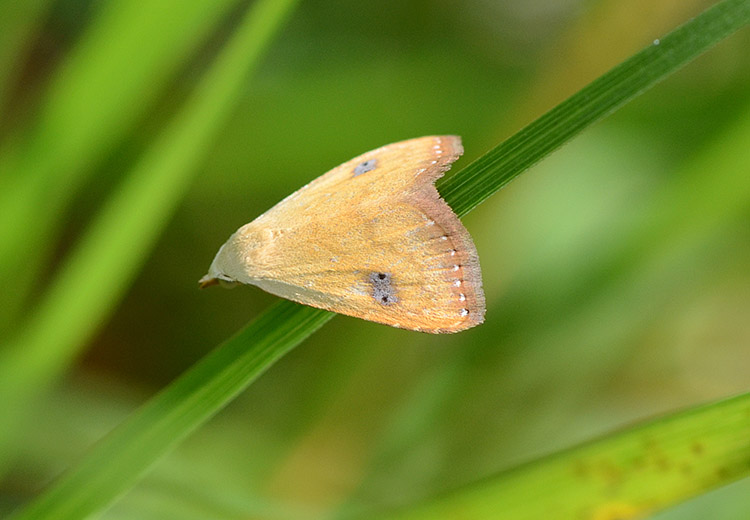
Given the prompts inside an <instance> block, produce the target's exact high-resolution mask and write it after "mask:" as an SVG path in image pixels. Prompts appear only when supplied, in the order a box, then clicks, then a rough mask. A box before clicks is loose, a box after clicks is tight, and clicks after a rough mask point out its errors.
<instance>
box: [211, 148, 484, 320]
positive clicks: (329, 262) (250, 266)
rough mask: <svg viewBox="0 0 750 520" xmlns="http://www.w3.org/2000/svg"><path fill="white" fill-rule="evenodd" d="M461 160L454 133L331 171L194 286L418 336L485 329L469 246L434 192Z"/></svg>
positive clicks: (242, 234)
mask: <svg viewBox="0 0 750 520" xmlns="http://www.w3.org/2000/svg"><path fill="white" fill-rule="evenodd" d="M462 153H463V147H462V145H461V139H460V138H459V137H457V136H427V137H419V138H416V139H410V140H407V141H401V142H397V143H393V144H389V145H386V146H382V147H380V148H378V149H376V150H372V151H370V152H367V153H365V154H363V155H360V156H359V157H356V158H354V159H351V160H350V161H347V162H345V163H344V164H342V165H340V166H337V167H336V168H334V169H332V170H330V171H329V172H327V173H325V174H323V175H322V176H320V177H318V178H317V179H315V180H314V181H312V182H310V183H309V184H307V185H306V186H304V187H302V188H300V189H299V190H298V191H296V192H294V193H292V194H291V195H289V196H288V197H287V198H285V199H284V200H282V201H281V202H279V203H278V204H276V205H275V206H274V207H272V208H271V209H270V210H268V211H266V212H265V213H264V214H262V215H261V216H259V217H258V218H256V219H255V220H253V221H252V222H250V223H249V224H246V225H244V226H242V227H241V228H239V229H238V230H237V231H236V232H235V233H234V234H233V235H232V236H231V237H230V238H229V240H228V241H227V242H226V243H225V244H224V245H223V246H221V248H220V249H219V252H218V253H217V254H216V257H215V258H214V260H213V262H212V263H211V266H210V268H209V270H208V274H206V276H204V277H203V278H201V280H200V282H199V283H200V286H201V287H207V286H210V285H214V284H217V283H219V282H221V283H222V284H229V285H232V284H236V283H242V284H251V285H256V286H258V287H260V288H261V289H263V290H265V291H268V292H269V293H272V294H275V295H278V296H281V297H282V298H287V299H289V300H293V301H295V302H299V303H303V304H305V305H311V306H313V307H318V308H320V309H326V310H329V311H334V312H338V313H341V314H346V315H348V316H355V317H357V318H362V319H365V320H370V321H374V322H377V323H383V324H386V325H390V326H393V327H399V328H403V329H411V330H417V331H421V332H430V333H446V332H458V331H461V330H465V329H468V328H470V327H473V326H475V325H478V324H480V323H482V321H483V320H484V313H485V302H484V293H483V291H482V274H481V270H480V267H479V258H478V256H477V251H476V248H475V247H474V243H473V241H472V239H471V236H470V235H469V233H468V231H466V228H464V226H463V225H462V224H461V222H460V221H459V219H458V217H457V216H456V215H455V213H453V211H452V210H451V208H450V206H448V204H447V203H446V202H445V201H444V200H443V199H442V198H441V197H440V194H439V193H438V191H437V189H436V188H435V185H434V184H435V181H436V180H437V179H438V178H440V177H442V176H443V174H444V173H445V172H446V171H447V170H448V169H450V166H451V164H452V163H453V162H454V161H455V160H456V159H458V157H459V156H460V155H461V154H462Z"/></svg>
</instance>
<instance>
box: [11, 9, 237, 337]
mask: <svg viewBox="0 0 750 520" xmlns="http://www.w3.org/2000/svg"><path fill="white" fill-rule="evenodd" d="M235 1H236V0H218V1H209V0H198V1H193V2H181V1H177V0H171V1H161V2H139V1H137V0H115V1H112V2H104V3H102V4H101V5H99V6H98V9H99V12H98V13H97V14H96V16H95V18H94V21H93V22H92V24H91V27H90V29H89V30H88V31H87V33H86V34H84V35H83V37H82V38H81V40H80V41H79V42H78V45H77V46H76V47H75V48H74V50H73V51H72V52H71V54H70V56H69V57H68V58H67V59H66V60H65V61H64V63H62V64H61V66H60V67H59V70H58V71H57V72H56V74H55V76H54V77H53V79H52V81H51V82H50V85H49V86H48V88H47V89H46V95H45V98H44V100H43V102H42V103H41V106H40V107H39V108H38V109H37V110H36V112H37V116H36V117H34V118H33V120H32V121H31V124H30V125H29V127H28V128H26V129H25V130H24V131H22V132H16V133H15V134H11V135H10V136H9V137H8V138H7V139H6V140H5V141H4V142H3V143H2V146H0V171H2V172H3V176H0V284H2V286H3V287H5V289H6V291H8V293H9V294H13V297H12V298H8V299H7V301H6V302H5V304H4V305H3V306H0V330H3V329H4V328H6V327H8V326H9V324H10V322H12V320H13V319H14V315H15V314H16V313H17V311H18V309H19V307H20V306H21V305H22V304H23V303H24V300H25V296H26V294H27V293H28V291H29V290H30V288H31V286H32V284H33V282H34V280H35V278H36V277H37V275H38V271H39V267H40V266H41V265H43V264H44V262H45V261H46V260H47V259H48V255H49V252H50V250H51V249H52V247H53V246H54V245H55V243H56V242H55V240H54V237H55V231H56V230H58V229H59V227H60V223H61V222H63V221H64V218H63V215H64V214H65V213H66V210H67V207H68V205H69V204H70V202H71V200H72V198H73V196H74V195H75V194H76V193H77V192H78V190H79V189H80V188H81V187H82V186H83V185H84V184H85V182H86V180H87V179H88V178H89V176H90V174H91V173H92V171H93V168H92V166H93V165H94V164H95V163H96V162H97V161H99V160H100V159H101V158H102V157H103V156H104V155H105V154H106V153H107V152H108V151H109V150H110V149H111V148H112V147H113V146H114V145H115V144H116V143H117V142H119V140H120V139H121V138H122V137H123V136H124V135H125V134H126V132H127V131H128V130H130V129H131V128H132V127H133V126H134V125H135V124H136V123H137V122H138V121H139V120H140V119H141V118H142V117H143V116H144V115H145V114H147V113H148V110H149V108H150V107H151V106H152V104H153V103H154V101H155V100H156V99H157V98H158V96H159V95H161V94H162V88H163V87H164V85H165V84H166V83H167V82H168V81H169V80H170V79H171V77H172V76H173V74H174V73H175V72H176V71H177V70H178V67H179V66H180V65H181V64H182V63H183V62H184V61H185V60H186V59H187V58H188V57H190V56H191V55H192V51H194V49H195V48H196V46H197V45H198V44H199V43H201V42H202V41H203V40H205V38H206V36H207V35H208V34H209V32H210V31H211V29H213V28H214V27H215V25H216V23H217V22H218V21H219V20H220V19H221V18H222V16H223V15H225V14H226V12H227V10H228V9H229V8H230V7H231V5H232V4H233V3H235ZM14 11H15V10H14ZM19 222H22V223H23V225H19Z"/></svg>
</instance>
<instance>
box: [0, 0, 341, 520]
mask: <svg viewBox="0 0 750 520" xmlns="http://www.w3.org/2000/svg"><path fill="white" fill-rule="evenodd" d="M275 2H278V0H271V3H275ZM332 316H333V314H331V313H329V312H325V311H321V310H319V309H313V308H311V307H303V306H301V305H296V304H293V303H291V302H289V301H280V302H278V303H276V304H274V305H273V306H272V307H271V308H270V309H268V310H267V311H265V312H264V313H263V314H262V315H260V316H259V317H258V318H256V319H255V320H253V322H252V323H250V325H248V326H247V327H245V329H243V330H242V331H241V332H240V333H239V334H237V335H236V336H234V337H233V338H231V339H230V340H228V341H227V342H226V343H224V344H223V345H221V346H220V347H219V348H217V349H216V350H215V351H213V352H212V353H211V354H209V355H207V356H206V357H205V358H203V360H201V361H200V362H199V363H198V364H197V365H195V366H194V367H193V368H192V369H190V370H189V371H188V372H186V373H185V374H184V375H183V376H182V377H180V378H179V379H178V380H177V381H175V382H174V383H173V384H171V385H170V386H169V387H168V388H167V389H166V390H164V391H163V392H162V393H160V394H159V395H157V396H156V397H155V398H153V399H152V400H151V401H150V402H149V403H148V404H146V405H145V406H144V407H143V408H141V409H140V410H139V411H138V412H136V413H135V414H133V415H132V416H131V417H130V418H129V419H128V420H127V421H126V422H125V423H124V424H122V425H120V426H119V427H118V428H117V429H115V431H114V432H112V434H110V435H109V436H108V437H106V438H105V439H103V440H102V441H101V442H100V443H99V444H97V445H96V447H95V448H94V450H93V451H92V452H91V453H90V454H89V456H88V457H87V458H86V459H85V460H84V461H83V462H82V463H81V464H80V465H78V466H77V467H76V468H75V469H74V470H73V471H72V472H71V473H69V474H67V475H65V476H63V478H62V479H61V480H60V481H59V482H57V483H56V485H55V486H54V488H52V489H50V490H49V491H48V492H47V493H45V494H44V495H43V496H42V497H41V498H40V499H39V500H37V501H36V502H34V503H33V504H32V505H31V506H30V507H28V508H27V509H25V510H24V511H23V512H21V513H20V514H18V515H17V516H15V517H14V518H17V519H21V518H27V519H32V518H33V519H35V520H40V519H43V518H49V519H53V518H54V519H55V520H65V519H71V520H73V519H80V518H85V517H87V516H88V515H90V514H92V513H95V512H97V511H99V510H101V509H102V508H104V507H106V506H107V505H108V504H109V503H110V502H111V501H112V500H113V499H114V498H115V497H117V496H119V495H120V494H121V493H122V492H123V491H125V490H126V489H128V488H129V487H130V486H131V485H132V484H133V483H134V482H135V481H136V479H137V478H138V477H139V476H140V475H141V474H142V473H143V472H144V471H146V469H148V467H149V466H150V465H151V464H153V462H154V461H155V460H157V459H158V458H159V457H160V456H161V455H162V454H163V453H164V452H165V451H166V450H167V449H169V448H170V447H172V446H174V445H175V444H177V443H178V442H179V441H180V440H181V439H182V438H184V437H185V436H186V435H188V434H189V433H190V432H191V431H193V430H194V429H195V428H197V427H198V426H199V425H200V424H202V423H203V422H204V421H205V420H206V419H208V417H210V416H211V415H213V413H214V412H215V410H217V409H219V408H221V407H222V406H224V405H225V404H226V403H227V402H228V401H229V400H231V399H232V398H233V397H234V396H235V395H237V393H239V392H240V391H242V389H243V388H245V386H247V384H248V383H250V382H251V381H253V380H255V379H256V378H257V377H258V376H259V375H260V374H262V373H263V372H264V371H265V370H267V369H268V368H269V367H270V366H271V365H272V364H273V363H274V362H275V361H277V360H278V359H279V358H281V357H282V356H283V355H284V354H286V352H288V351H289V350H291V349H292V348H293V347H294V346H296V345H297V344H299V343H300V342H301V341H302V340H304V339H305V338H307V337H308V336H309V335H310V334H312V333H313V332H315V330H317V329H318V328H319V327H321V326H322V325H323V324H324V323H325V322H327V321H328V320H329V319H330V318H331V317H332Z"/></svg>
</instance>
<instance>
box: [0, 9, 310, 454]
mask: <svg viewBox="0 0 750 520" xmlns="http://www.w3.org/2000/svg"><path fill="white" fill-rule="evenodd" d="M295 2H296V0H284V1H279V0H263V1H261V2H258V3H256V4H255V5H253V8H252V9H250V10H249V11H248V14H247V15H246V18H245V20H244V21H243V23H242V24H240V25H239V26H238V27H237V29H236V33H235V34H234V36H233V37H232V39H231V40H230V41H229V42H228V44H227V46H226V48H225V49H224V50H223V51H222V53H221V54H220V55H219V56H218V59H217V61H216V63H215V64H214V65H213V66H212V68H211V69H210V70H209V71H208V73H207V74H206V76H205V78H204V79H203V81H202V82H201V83H200V84H199V85H198V86H197V89H196V92H195V95H194V96H193V97H191V98H190V99H189V100H188V101H187V102H186V104H185V107H184V109H183V110H182V111H181V112H180V113H179V114H178V115H177V117H176V118H175V119H174V120H173V121H172V122H171V124H170V125H168V127H167V128H166V130H165V131H164V132H163V134H162V135H161V136H160V138H159V139H158V140H157V141H156V142H155V143H154V144H153V146H152V147H151V148H150V149H149V150H147V152H146V153H145V154H144V156H143V158H142V159H141V160H140V161H139V162H138V163H137V164H136V165H135V167H134V169H133V170H132V171H131V172H130V173H129V174H128V176H127V178H126V179H125V182H124V184H123V185H122V186H121V187H120V188H119V190H118V191H117V192H115V193H114V194H113V196H112V197H111V199H110V200H109V201H108V203H107V204H106V205H105V207H104V208H103V209H102V210H101V211H100V213H99V214H98V215H97V217H96V219H95V220H94V222H93V223H92V224H91V225H90V226H89V229H87V231H86V233H85V235H84V236H83V238H82V240H81V242H80V244H78V245H77V247H76V248H75V249H74V251H73V252H72V253H71V254H70V255H69V257H68V258H67V259H66V261H65V263H64V265H63V266H62V268H61V269H60V273H59V274H58V276H57V277H56V278H55V280H54V281H53V282H52V284H51V285H50V288H49V290H48V291H47V293H46V294H45V295H44V297H43V298H42V301H41V302H40V303H39V305H38V306H37V307H36V308H35V309H34V312H33V313H32V314H31V316H30V317H29V319H28V320H27V321H26V322H25V323H24V324H23V326H22V328H21V330H20V332H19V333H18V334H17V335H15V336H13V337H12V338H11V339H10V342H9V343H8V344H7V345H4V349H3V350H1V351H0V417H2V418H3V420H2V421H0V463H2V461H3V459H4V458H7V457H8V456H9V455H10V453H9V451H10V450H9V449H8V445H9V444H10V443H9V442H8V441H9V439H11V438H12V436H13V434H14V433H15V431H16V428H18V424H19V423H21V424H22V423H23V421H22V419H23V417H24V416H25V412H26V410H28V408H29V402H30V401H31V400H32V399H33V398H34V397H35V396H36V395H37V394H38V393H39V392H41V391H43V390H44V388H46V387H47V385H49V384H50V382H51V381H53V380H54V379H55V378H56V377H57V376H58V375H59V374H60V373H61V372H62V371H64V369H65V368H66V367H67V366H68V365H69V364H70V362H71V360H72V359H74V357H75V356H76V355H77V353H78V352H79V351H80V349H81V347H82V346H83V345H84V344H85V342H86V341H87V339H88V338H89V337H90V336H91V334H93V332H94V331H95V330H96V328H97V327H98V326H99V324H101V322H102V321H103V320H104V319H105V318H106V316H107V315H108V314H109V312H110V311H111V309H112V308H113V307H114V305H115V304H116V302H117V301H118V300H119V298H120V297H121V295H122V293H123V292H124V291H125V289H126V288H127V287H128V284H129V282H130V281H131V280H132V278H133V277H134V276H135V273H136V272H137V271H138V268H139V267H140V266H141V265H142V263H143V261H144V260H145V258H146V255H147V254H148V252H149V251H150V250H151V248H152V246H153V244H154V243H155V241H156V239H157V238H158V236H159V233H160V232H161V230H162V229H163V228H164V226H165V225H166V224H167V223H168V222H169V216H170V215H171V214H172V212H173V211H174V209H175V208H176V207H177V204H178V203H179V201H180V200H181V199H182V195H183V194H184V192H185V190H186V189H187V187H188V185H189V183H190V180H191V179H192V178H193V174H194V173H195V172H196V165H197V164H198V163H199V161H200V160H201V158H202V157H203V156H204V155H205V153H206V152H207V150H208V149H209V147H210V145H211V143H212V141H213V138H214V136H215V135H216V134H217V132H218V130H219V129H220V128H221V125H222V123H223V122H224V121H225V119H226V117H227V116H228V115H229V114H230V113H231V109H232V107H233V106H234V104H235V103H236V102H237V100H238V99H239V97H240V94H241V92H242V88H243V86H244V85H245V82H246V80H247V77H248V74H249V73H250V71H252V70H253V68H254V67H255V65H256V64H257V63H258V60H259V57H260V55H261V54H262V52H263V50H264V49H265V47H266V45H267V44H268V43H269V41H270V39H271V37H272V36H273V34H274V33H275V31H276V29H278V28H279V27H280V25H281V23H282V22H283V20H284V19H285V17H286V15H287V14H288V13H289V12H290V11H291V8H292V7H293V6H294V4H295Z"/></svg>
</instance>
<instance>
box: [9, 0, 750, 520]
mask: <svg viewBox="0 0 750 520" xmlns="http://www.w3.org/2000/svg"><path fill="white" fill-rule="evenodd" d="M748 18H750V3H749V2H747V1H744V0H725V1H723V2H721V3H719V4H717V6H716V7H714V8H712V9H709V10H708V11H706V12H704V13H703V14H702V15H700V16H699V17H698V18H696V19H695V20H693V21H691V22H689V23H688V24H686V25H685V26H683V27H681V28H680V29H678V30H676V31H674V32H673V33H671V34H670V35H669V36H667V37H665V38H664V39H663V40H662V41H661V42H659V45H654V46H652V47H649V48H648V49H646V50H644V51H642V52H641V53H639V54H637V55H635V56H634V57H633V58H631V59H630V60H628V61H626V62H625V63H623V65H621V66H619V67H617V68H615V69H614V70H613V71H611V72H610V73H608V74H606V75H605V76H603V77H602V78H600V79H599V80H597V81H596V82H595V83H594V84H592V85H591V86H590V87H587V88H586V89H584V90H583V91H582V92H581V93H579V94H576V95H575V96H573V97H572V98H571V99H569V100H568V101H566V102H565V103H563V104H562V105H561V106H560V108H558V109H555V110H553V111H551V112H550V113H549V114H547V115H546V116H543V118H542V119H540V120H539V121H538V122H536V123H533V124H532V125H530V126H529V127H527V128H526V129H524V130H522V131H521V132H520V133H519V134H518V135H517V136H515V137H513V138H511V140H510V141H509V142H510V143H511V144H510V145H509V144H502V145H500V146H499V147H497V148H495V149H494V150H492V151H491V152H489V153H488V154H487V155H485V156H484V157H483V158H480V159H479V160H478V161H476V162H475V163H473V164H472V165H469V167H467V168H466V169H464V170H462V171H461V172H459V173H457V174H456V175H454V176H453V177H451V178H450V179H448V180H447V181H446V182H445V183H442V185H441V186H442V188H443V194H444V196H445V198H446V200H447V201H448V202H449V203H450V204H452V205H453V207H454V208H455V209H456V211H457V213H459V214H461V215H463V214H465V213H467V212H468V211H470V210H471V209H472V208H473V207H475V206H476V205H477V204H479V203H480V202H481V201H482V200H485V199H486V198H487V197H488V196H489V195H490V194H491V193H493V192H494V191H496V190H497V189H499V188H500V187H501V186H502V185H504V184H506V183H507V182H508V181H509V180H511V179H512V178H514V177H515V176H517V175H518V174H520V173H521V172H522V171H523V170H524V169H526V168H528V167H529V166H530V165H531V164H533V163H535V162H537V161H538V160H539V159H541V158H542V157H543V156H544V155H546V154H547V153H549V152H550V151H551V150H552V149H554V148H555V147H557V146H559V145H560V144H562V143H563V142H564V141H566V140H568V139H570V138H571V137H572V136H573V135H575V134H576V133H578V132H580V131H581V130H582V129H583V128H585V127H586V126H588V125H590V124H592V123H593V122H594V121H595V120H598V119H600V118H601V117H603V116H605V115H606V114H608V113H609V112H611V111H613V110H614V109H616V108H617V107H618V106H620V105H622V104H623V103H625V102H626V101H628V100H629V99H632V98H633V97H635V96H636V95H638V94H639V93H640V92H642V91H643V90H645V89H646V88H648V87H649V86H651V85H653V84H655V83H656V82H657V81H658V80H660V79H662V78H663V77H665V76H667V75H668V74H670V73H671V72H673V71H674V70H676V69H677V68H678V67H680V66H681V65H683V64H685V63H686V62H688V61H689V60H690V59H692V58H694V57H695V56H697V55H698V54H700V53H701V52H703V51H705V50H706V49H708V48H709V47H711V46H712V45H713V44H714V43H716V42H718V41H720V40H721V39H722V38H724V37H726V36H727V35H729V34H731V33H732V32H733V31H735V30H737V29H738V28H740V27H742V26H743V25H745V24H746V23H747V21H748ZM522 152H523V153H522ZM329 318H330V315H329V314H327V313H324V312H322V311H318V310H314V309H308V308H304V307H297V306H295V305H294V304H292V303H289V302H281V303H279V304H277V305H276V306H274V307H273V308H272V309H271V310H269V311H268V312H266V313H264V314H263V315H262V317H261V318H259V320H258V321H255V322H253V323H251V325H250V326H249V327H250V329H252V330H253V331H254V334H253V338H252V340H254V341H256V342H258V343H257V344H256V345H253V344H252V343H253V342H252V341H249V340H250V338H249V337H247V336H249V334H246V333H245V332H243V333H242V338H243V340H242V344H241V346H242V348H244V349H248V351H247V352H256V348H258V349H264V352H263V356H265V359H266V360H267V365H270V364H271V363H272V362H274V361H275V360H277V359H278V358H279V357H280V356H281V355H283V354H284V353H285V352H287V351H288V350H289V349H291V348H292V347H293V346H294V345H295V344H296V343H298V342H299V341H302V340H303V339H304V338H305V337H307V336H308V335H309V334H310V333H312V332H313V331H314V330H315V329H317V327H319V326H320V325H322V324H323V323H324V322H325V321H327V320H328V319H329ZM302 319H304V320H306V321H305V322H304V323H301V324H299V327H297V328H295V327H296V325H297V323H298V320H302ZM274 325H276V327H277V328H274ZM292 329H293V330H294V334H293V335H286V331H289V330H292ZM246 330H249V329H246ZM277 331H278V332H277ZM255 333H257V334H255ZM277 334H282V335H285V336H284V339H283V341H278V342H276V341H275V340H269V336H270V337H272V338H275V337H276V335H277ZM238 342H239V340H234V339H233V340H230V342H228V343H227V344H225V346H224V347H222V348H220V349H219V350H217V351H216V352H215V353H214V354H212V355H210V356H209V357H207V358H206V359H205V360H204V361H203V362H201V363H199V364H198V365H196V366H195V367H194V368H193V369H191V370H189V371H188V372H186V373H185V374H184V375H183V376H181V377H180V378H179V379H178V380H177V381H176V382H175V383H173V384H172V385H171V386H170V387H169V388H168V389H167V390H166V392H164V393H163V394H161V395H160V396H158V397H157V398H155V399H154V400H152V401H151V402H150V403H149V404H148V405H146V407H144V408H143V409H141V410H140V411H139V412H137V413H136V414H135V415H133V416H132V418H131V420H129V421H128V422H127V423H126V424H125V425H123V426H122V427H120V428H117V429H116V430H115V431H114V432H113V434H112V435H111V436H110V437H108V438H107V439H106V440H105V441H103V442H102V443H100V444H98V445H97V446H96V447H95V448H94V449H93V450H92V451H91V452H90V454H89V455H88V457H87V458H85V460H84V461H83V462H82V463H81V464H80V465H79V466H78V467H76V468H74V469H73V470H72V471H71V472H70V473H69V474H68V475H66V476H65V477H63V478H62V479H61V480H60V481H59V482H58V483H57V484H56V485H54V486H53V487H52V488H50V490H49V491H48V492H47V493H45V494H43V495H42V497H40V499H38V500H37V501H36V502H34V503H33V504H32V505H31V506H30V508H29V509H27V510H26V511H24V512H22V513H21V517H22V518H32V517H33V518H65V516H64V515H65V514H80V513H81V512H83V513H90V512H93V511H96V510H98V509H99V508H101V507H103V506H105V505H106V504H108V503H109V502H110V501H111V500H113V499H114V498H115V497H116V496H117V495H118V494H119V493H120V492H122V491H123V490H124V489H126V488H127V487H128V486H129V485H130V484H131V483H132V482H134V480H135V479H136V478H137V477H138V476H139V475H140V474H142V473H143V472H144V471H145V470H146V469H147V468H148V467H149V466H150V465H151V464H153V463H154V462H155V460H156V459H158V458H159V457H160V456H161V455H162V454H163V453H165V452H166V451H167V450H169V448H171V447H172V446H174V444H175V443H176V442H177V440H178V439H181V438H183V437H184V436H185V435H186V434H187V433H189V432H190V431H192V430H193V429H195V428H197V427H198V426H199V425H200V424H201V423H202V422H203V421H205V420H207V419H208V418H209V417H210V416H211V415H213V414H214V413H215V412H216V411H217V410H218V409H219V408H220V407H221V406H223V404H224V403H226V402H227V401H228V400H229V399H230V398H231V397H232V396H233V395H236V393H237V392H239V391H241V390H242V389H243V388H245V387H246V386H247V385H248V384H249V383H251V382H252V381H253V380H255V378H256V377H257V376H258V375H259V374H260V372H262V370H263V369H265V368H267V366H262V361H258V360H257V358H255V357H253V362H252V363H251V364H248V365H245V363H246V359H247V358H245V357H243V356H240V350H241V349H240V348H239V346H238ZM258 345H260V346H258ZM266 348H267V349H268V351H265V349H266ZM225 350H226V353H225ZM247 355H248V356H253V354H249V353H248V354H247ZM258 363H260V364H258ZM188 382H190V383H188ZM203 385H205V387H206V388H210V389H211V391H212V392H213V391H214V389H215V391H216V395H213V396H212V398H211V399H210V400H204V399H203V397H198V396H203V395H204V393H203V390H202V389H203V388H204V386H203ZM141 447H143V450H144V451H147V452H148V453H147V454H142V453H139V449H141ZM118 453H124V454H130V457H129V458H128V459H127V460H126V461H123V463H122V464H112V460H113V459H112V457H113V456H114V455H116V454H118ZM117 460H120V459H117ZM126 462H127V463H126ZM112 466H117V468H113V467H112ZM731 478H734V475H730V476H728V479H731ZM716 484H718V482H714V483H713V485H716ZM61 515H63V516H61Z"/></svg>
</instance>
